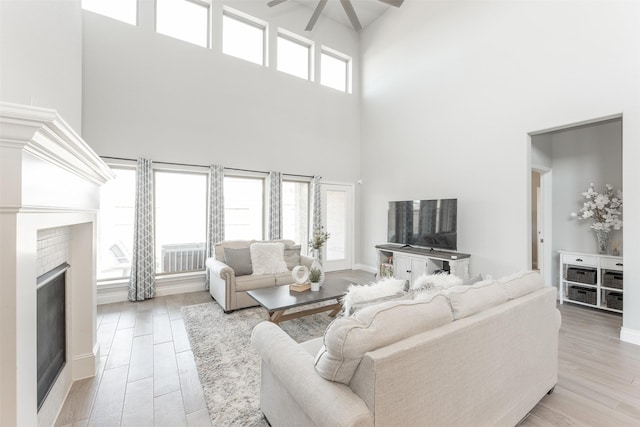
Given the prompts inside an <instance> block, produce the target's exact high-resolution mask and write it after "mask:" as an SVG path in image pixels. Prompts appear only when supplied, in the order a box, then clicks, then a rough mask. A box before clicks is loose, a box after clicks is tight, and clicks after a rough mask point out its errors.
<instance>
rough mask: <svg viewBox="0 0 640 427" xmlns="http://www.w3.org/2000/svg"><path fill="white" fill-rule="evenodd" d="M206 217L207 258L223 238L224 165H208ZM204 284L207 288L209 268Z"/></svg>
mask: <svg viewBox="0 0 640 427" xmlns="http://www.w3.org/2000/svg"><path fill="white" fill-rule="evenodd" d="M208 215H209V216H208V218H207V258H212V257H214V256H215V253H214V247H215V245H216V244H218V243H220V242H222V241H223V240H224V167H223V166H222V165H210V166H209V210H208ZM205 272H206V277H205V281H204V286H205V288H206V289H209V270H207V269H205Z"/></svg>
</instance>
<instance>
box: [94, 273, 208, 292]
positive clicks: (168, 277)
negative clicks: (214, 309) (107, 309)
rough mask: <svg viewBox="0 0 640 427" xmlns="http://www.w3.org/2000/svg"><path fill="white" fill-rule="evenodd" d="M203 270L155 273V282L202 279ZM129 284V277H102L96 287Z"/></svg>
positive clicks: (102, 287) (166, 282)
mask: <svg viewBox="0 0 640 427" xmlns="http://www.w3.org/2000/svg"><path fill="white" fill-rule="evenodd" d="M204 277H205V272H204V271H189V272H187V273H174V274H160V275H156V284H169V283H172V282H182V281H184V280H185V279H200V278H202V279H204ZM128 284H129V278H128V277H127V278H120V279H104V280H98V281H97V287H98V288H100V289H113V288H121V287H122V286H123V285H125V286H126V285H128Z"/></svg>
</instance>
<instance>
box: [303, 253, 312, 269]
mask: <svg viewBox="0 0 640 427" xmlns="http://www.w3.org/2000/svg"><path fill="white" fill-rule="evenodd" d="M311 264H313V257H310V256H307V255H302V254H301V255H300V265H304V266H306V267H307V268H311Z"/></svg>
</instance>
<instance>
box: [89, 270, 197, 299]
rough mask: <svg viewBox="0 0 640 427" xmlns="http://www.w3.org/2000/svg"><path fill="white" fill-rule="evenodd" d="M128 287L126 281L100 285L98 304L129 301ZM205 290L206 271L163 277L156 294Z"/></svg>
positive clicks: (159, 281) (158, 282)
mask: <svg viewBox="0 0 640 427" xmlns="http://www.w3.org/2000/svg"><path fill="white" fill-rule="evenodd" d="M128 288H129V285H128V284H126V283H122V284H116V285H109V286H100V285H98V297H97V303H98V305H101V304H110V303H113V302H122V301H128V299H129V295H128ZM204 290H205V288H204V273H203V274H201V275H200V274H199V275H197V276H191V277H170V278H166V277H163V278H162V279H160V280H158V281H157V282H156V296H159V297H161V296H167V295H175V294H186V293H189V292H199V291H204Z"/></svg>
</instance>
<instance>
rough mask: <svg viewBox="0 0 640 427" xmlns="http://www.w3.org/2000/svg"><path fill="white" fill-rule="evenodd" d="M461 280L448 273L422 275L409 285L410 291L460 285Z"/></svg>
mask: <svg viewBox="0 0 640 427" xmlns="http://www.w3.org/2000/svg"><path fill="white" fill-rule="evenodd" d="M461 284H462V279H461V278H459V277H458V276H454V275H453V274H449V273H438V274H423V275H421V276H419V277H418V278H417V279H416V280H414V281H413V283H412V284H411V290H417V289H430V288H441V289H447V288H450V287H451V286H456V285H461Z"/></svg>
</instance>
